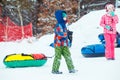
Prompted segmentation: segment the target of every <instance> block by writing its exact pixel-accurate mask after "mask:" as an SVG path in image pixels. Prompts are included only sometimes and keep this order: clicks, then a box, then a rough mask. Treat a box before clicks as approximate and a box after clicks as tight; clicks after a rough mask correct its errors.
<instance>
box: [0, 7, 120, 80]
mask: <svg viewBox="0 0 120 80" xmlns="http://www.w3.org/2000/svg"><path fill="white" fill-rule="evenodd" d="M104 13H105V10H100V11H93V12H90V13H89V14H87V15H85V16H83V17H82V18H81V19H80V20H78V21H77V22H75V23H73V24H72V25H70V26H69V29H70V30H72V31H73V32H74V33H73V45H72V47H71V48H70V51H71V54H72V59H73V63H74V65H75V68H76V69H77V70H78V72H77V73H74V74H70V73H68V70H67V66H66V63H65V61H64V58H62V61H61V66H60V71H63V74H62V75H55V74H51V68H52V63H53V58H52V59H48V61H47V63H46V64H45V65H44V66H42V67H26V68H6V67H5V66H4V64H3V59H4V57H5V56H6V55H7V54H13V53H27V54H29V53H44V54H45V55H47V56H53V55H54V49H53V48H52V47H50V46H49V45H50V43H52V42H53V38H54V34H51V35H45V36H43V37H41V38H40V39H39V40H38V41H34V42H33V43H28V41H27V40H26V39H25V40H23V41H22V42H1V43H0V80H120V76H119V74H120V53H119V52H120V48H116V49H115V57H116V59H115V60H114V61H107V60H106V59H105V57H97V58H84V57H83V56H82V55H81V48H82V47H83V46H85V45H88V44H96V43H100V42H99V39H98V34H100V33H102V32H103V29H102V28H101V27H100V26H99V22H100V18H101V16H102V15H103V14H104ZM119 13H120V10H119V9H117V10H116V14H118V16H119V18H120V15H119ZM117 30H118V31H119V32H120V23H119V24H117Z"/></svg>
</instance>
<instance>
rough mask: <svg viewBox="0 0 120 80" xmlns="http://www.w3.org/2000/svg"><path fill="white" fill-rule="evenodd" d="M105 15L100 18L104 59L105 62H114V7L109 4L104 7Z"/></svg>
mask: <svg viewBox="0 0 120 80" xmlns="http://www.w3.org/2000/svg"><path fill="white" fill-rule="evenodd" d="M105 9H106V14H105V15H103V16H102V18H101V22H100V26H102V27H103V28H104V37H105V41H106V50H105V57H106V59H107V60H114V59H115V56H114V48H115V46H114V44H115V40H116V24H117V23H118V16H117V15H115V13H114V12H115V8H114V5H113V4H111V3H108V4H106V6H105Z"/></svg>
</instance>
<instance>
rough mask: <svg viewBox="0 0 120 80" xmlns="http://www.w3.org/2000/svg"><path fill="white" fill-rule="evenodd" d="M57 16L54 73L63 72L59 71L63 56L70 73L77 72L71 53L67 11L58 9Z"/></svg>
mask: <svg viewBox="0 0 120 80" xmlns="http://www.w3.org/2000/svg"><path fill="white" fill-rule="evenodd" d="M55 17H56V20H57V24H56V26H55V27H54V32H55V37H54V48H55V58H54V62H53V66H52V73H53V74H62V72H61V71H59V67H60V63H61V62H60V61H61V57H62V56H63V57H64V59H65V61H66V64H67V67H68V71H69V73H75V72H76V70H75V69H74V65H73V62H72V58H71V53H70V51H69V48H68V46H69V41H68V36H67V27H66V21H67V13H66V12H65V11H64V10H56V11H55Z"/></svg>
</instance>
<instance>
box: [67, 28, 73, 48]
mask: <svg viewBox="0 0 120 80" xmlns="http://www.w3.org/2000/svg"><path fill="white" fill-rule="evenodd" d="M72 35H73V32H72V31H70V30H67V36H68V39H69V41H70V47H71V46H72V39H73V37H72Z"/></svg>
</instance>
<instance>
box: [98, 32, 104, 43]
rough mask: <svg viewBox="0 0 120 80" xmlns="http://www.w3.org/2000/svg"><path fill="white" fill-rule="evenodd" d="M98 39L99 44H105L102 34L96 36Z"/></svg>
mask: <svg viewBox="0 0 120 80" xmlns="http://www.w3.org/2000/svg"><path fill="white" fill-rule="evenodd" d="M98 38H99V40H100V42H101V43H102V44H105V38H104V34H103V33H101V34H99V35H98Z"/></svg>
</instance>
